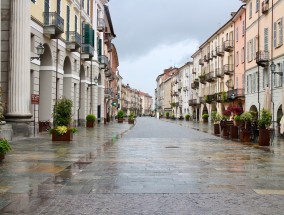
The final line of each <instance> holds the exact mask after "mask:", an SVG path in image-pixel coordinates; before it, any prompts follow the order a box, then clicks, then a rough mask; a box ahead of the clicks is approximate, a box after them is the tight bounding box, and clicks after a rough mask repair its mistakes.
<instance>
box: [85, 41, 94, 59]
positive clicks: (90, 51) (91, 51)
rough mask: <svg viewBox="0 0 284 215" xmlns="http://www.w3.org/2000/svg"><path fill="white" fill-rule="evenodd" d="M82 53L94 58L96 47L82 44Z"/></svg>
mask: <svg viewBox="0 0 284 215" xmlns="http://www.w3.org/2000/svg"><path fill="white" fill-rule="evenodd" d="M82 52H83V53H85V54H89V55H91V56H94V47H93V46H91V45H90V44H82Z"/></svg>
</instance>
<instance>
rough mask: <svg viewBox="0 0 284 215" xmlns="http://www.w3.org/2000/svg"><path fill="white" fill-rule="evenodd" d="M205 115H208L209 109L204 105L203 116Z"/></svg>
mask: <svg viewBox="0 0 284 215" xmlns="http://www.w3.org/2000/svg"><path fill="white" fill-rule="evenodd" d="M203 114H208V108H207V106H206V105H204V107H203V110H202V115H203Z"/></svg>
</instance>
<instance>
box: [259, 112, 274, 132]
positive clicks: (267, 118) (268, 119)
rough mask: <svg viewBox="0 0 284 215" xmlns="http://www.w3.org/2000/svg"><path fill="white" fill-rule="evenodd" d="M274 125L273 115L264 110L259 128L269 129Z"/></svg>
mask: <svg viewBox="0 0 284 215" xmlns="http://www.w3.org/2000/svg"><path fill="white" fill-rule="evenodd" d="M271 123H272V115H271V113H270V112H269V111H268V110H265V109H263V110H262V111H261V113H260V118H259V120H258V126H259V128H262V129H264V128H268V127H269V126H270V125H271Z"/></svg>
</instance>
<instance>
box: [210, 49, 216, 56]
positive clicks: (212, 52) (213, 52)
mask: <svg viewBox="0 0 284 215" xmlns="http://www.w3.org/2000/svg"><path fill="white" fill-rule="evenodd" d="M211 56H212V57H214V58H216V57H217V53H216V50H212V51H211Z"/></svg>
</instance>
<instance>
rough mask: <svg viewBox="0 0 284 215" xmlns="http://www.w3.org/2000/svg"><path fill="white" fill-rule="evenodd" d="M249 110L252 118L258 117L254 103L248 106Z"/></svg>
mask: <svg viewBox="0 0 284 215" xmlns="http://www.w3.org/2000/svg"><path fill="white" fill-rule="evenodd" d="M249 111H250V112H251V114H252V115H253V117H254V119H256V120H257V119H258V110H257V107H256V106H255V105H252V106H251V107H250V108H249Z"/></svg>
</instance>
